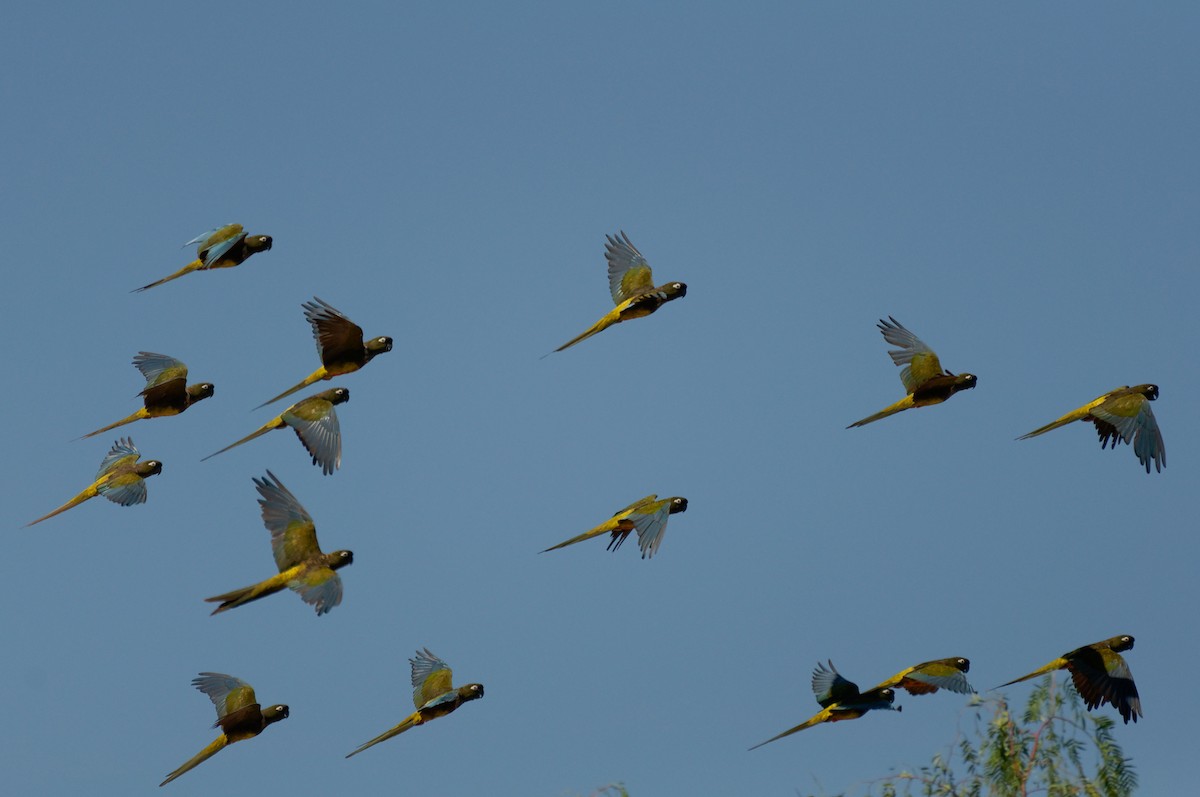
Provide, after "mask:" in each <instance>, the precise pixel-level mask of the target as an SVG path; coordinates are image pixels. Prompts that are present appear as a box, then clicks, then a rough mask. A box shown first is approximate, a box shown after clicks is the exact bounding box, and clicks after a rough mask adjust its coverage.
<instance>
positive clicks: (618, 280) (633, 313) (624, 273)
mask: <svg viewBox="0 0 1200 797" xmlns="http://www.w3.org/2000/svg"><path fill="white" fill-rule="evenodd" d="M605 238H607V239H608V243H606V244H605V245H604V257H605V258H606V259H607V260H608V288H609V290H610V291H611V292H612V298H613V302H614V303H615V304H616V307H614V308H613V309H612V310H610V311H609V313H608V314H607V315H606V316H604V317H603V318H601V319H600V320H599V321H597V322H596V323H595V324H593V325H592V327H591V329H589V330H588V331H586V332H584V333H583V334H582V335H579V336H578V337H575V338H572V339H571V340H569V341H567V342H566V343H564V344H563V345H561V346H559V347H558V348H557V349H555V350H554V351H562V350H563V349H569V348H570V347H572V346H574V345H575V344H576V343H578V342H579V341H581V340H586V339H587V338H590V337H591V336H592V335H595V334H596V333H598V332H603V331H604V330H606V329H608V328H609V327H611V326H612V325H613V324H619V323H621V322H622V321H628V320H630V319H631V318H642V317H644V316H648V315H650V314H651V313H653V312H654V311H655V310H657V309H658V308H660V307H662V306H663V305H664V304H666V303H667V302H669V301H671V300H673V299H682V298H683V297H684V296H686V295H687V285H684V284H683V283H682V282H668V283H665V284H663V285H660V286H658V287H657V288H656V287H654V276H653V275H652V274H651V273H650V264H649V263H647V262H646V258H644V257H642V253H641V252H639V251H638V250H637V247H635V246H634V245H633V243H632V242H630V240H629V236H628V235H626V234H625V232H624V231H621V232H620V233H618V235H617V237H615V238H614V237H613V236H611V235H606V236H605ZM553 353H554V352H550V354H553ZM546 356H549V355H546Z"/></svg>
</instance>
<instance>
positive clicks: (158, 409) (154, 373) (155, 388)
mask: <svg viewBox="0 0 1200 797" xmlns="http://www.w3.org/2000/svg"><path fill="white" fill-rule="evenodd" d="M133 365H134V367H135V368H137V369H138V370H139V371H141V372H142V376H143V377H145V379H146V389H145V390H143V391H142V392H141V393H139V394H138V395H139V396H141V397H142V405H143V406H142V408H141V409H140V410H138V411H137V412H135V413H133V414H132V415H130V416H129V417H127V418H122V419H121V420H119V421H117V422H115V423H110V424H109V425H108V426H105V427H103V428H100V429H97V430H96V431H94V432H88V433H87V434H85V435H84V436H83V437H81V438H79V439H80V440H82V439H84V438H87V437H95V436H96V435H98V434H102V433H104V432H107V431H108V430H110V429H116V428H117V427H118V426H124V425H125V424H127V423H133V422H134V421H140V420H141V419H143V418H162V417H164V416H167V415H178V414H179V413H181V412H183V411H184V410H186V409H187V408H188V407H190V406H192V405H193V404H195V403H196V402H197V401H203V400H204V399H206V398H210V397H211V396H212V394H213V385H212V383H211V382H200V383H198V384H195V385H189V384H188V383H187V373H188V369H187V366H186V365H184V363H183V361H182V360H176V359H175V358H174V357H168V356H167V355H165V354H155V353H154V352H152V351H139V352H138V353H137V356H135V357H134V358H133Z"/></svg>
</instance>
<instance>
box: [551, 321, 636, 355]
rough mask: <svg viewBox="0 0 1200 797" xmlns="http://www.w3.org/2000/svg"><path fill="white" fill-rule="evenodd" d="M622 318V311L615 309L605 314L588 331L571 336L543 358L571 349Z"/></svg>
mask: <svg viewBox="0 0 1200 797" xmlns="http://www.w3.org/2000/svg"><path fill="white" fill-rule="evenodd" d="M620 320H621V315H620V313H618V312H617V311H616V310H613V311H612V312H611V313H609V314H608V315H606V316H604V318H601V319H600V320H599V321H597V322H596V323H595V324H593V325H592V327H591V328H590V329H589V330H588V331H587V332H584V333H583V334H582V335H578V336H576V337H574V338H571V339H570V340H568V341H567V342H566V343H564V344H563V345H561V346H559V347H558V348H557V349H555V350H554V351H552V352H548V353H546V354H544V355H542V359H543V360H544V359H546V358H547V357H549V356H550V355H551V354H554V353H555V352H559V351H562V350H563V349H569V348H571V347H572V346H574V345H575V344H576V343H579V342H580V341H583V340H587V339H588V338H590V337H591V336H592V335H595V334H597V333H599V332H603V331H604V330H606V329H608V328H609V327H611V326H612V325H613V324H615V323H617V322H618V321H620Z"/></svg>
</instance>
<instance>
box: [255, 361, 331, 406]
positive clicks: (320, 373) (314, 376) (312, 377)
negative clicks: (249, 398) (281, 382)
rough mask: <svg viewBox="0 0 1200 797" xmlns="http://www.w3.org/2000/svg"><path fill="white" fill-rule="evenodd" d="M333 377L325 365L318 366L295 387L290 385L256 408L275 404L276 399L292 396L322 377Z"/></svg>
mask: <svg viewBox="0 0 1200 797" xmlns="http://www.w3.org/2000/svg"><path fill="white" fill-rule="evenodd" d="M332 378H333V375H332V374H330V373H328V372H327V371H326V370H325V366H323V365H322V366H321V367H320V368H318V369H317V370H315V371H313V372H312V373H311V374H309V375H308V376H306V377H305V378H304V381H303V382H301V383H300V384H298V385H295V386H293V387H289V388H288V389H287V390H285V391H283V392H282V393H280V394H279V395H278V396H276V397H275V398H273V399H268V400H266V401H264V402H263V403H262V404H259V405H258V406H257V407H255V408H254V409H256V410H258V409H262V408H263V407H265V406H267V405H268V404H274V403H275V402H276V401H279V400H280V399H281V398H283V397H284V396H290V395H292V394H293V393H295V392H296V391H297V390H303V389H304V388H306V387H308V386H309V385H311V384H313V383H314V382H320V381H321V380H322V379H332Z"/></svg>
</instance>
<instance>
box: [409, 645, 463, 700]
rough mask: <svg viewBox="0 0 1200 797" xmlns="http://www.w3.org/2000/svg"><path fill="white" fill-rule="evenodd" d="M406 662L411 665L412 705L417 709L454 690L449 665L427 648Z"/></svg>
mask: <svg viewBox="0 0 1200 797" xmlns="http://www.w3.org/2000/svg"><path fill="white" fill-rule="evenodd" d="M408 662H409V664H411V665H412V685H413V705H415V706H416V707H417V708H421V706H423V705H425V704H426V703H428V702H429V701H431V700H435V699H437V698H439V697H441V696H442V695H444V694H446V693H447V692H449V691H451V690H452V689H453V688H454V687H453V686H451V684H452V683H453V680H452V678H453V674H452V673H451V672H450V667H449V665H447V664H446V662H444V661H442V660H441V659H439V658H438V657H437V656H436V655H435V654H434V653H433V651H431V650H430V649H429V648H425V649H423V650H418V651H417V655H415V656H413V657H412V658H411V659H409V660H408Z"/></svg>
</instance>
